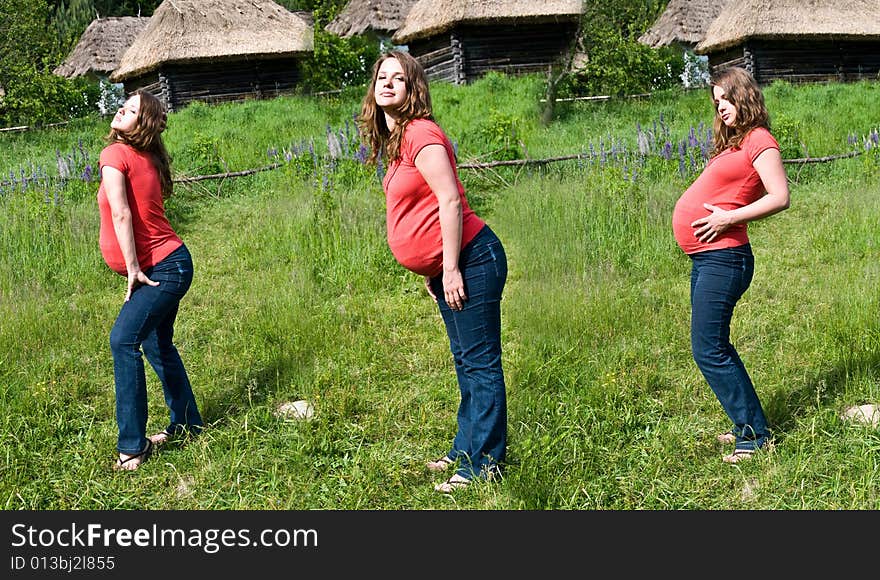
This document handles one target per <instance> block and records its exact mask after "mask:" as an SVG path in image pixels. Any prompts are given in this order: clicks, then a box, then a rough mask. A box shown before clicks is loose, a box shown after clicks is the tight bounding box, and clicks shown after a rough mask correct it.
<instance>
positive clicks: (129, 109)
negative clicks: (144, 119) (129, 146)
mask: <svg viewBox="0 0 880 580" xmlns="http://www.w3.org/2000/svg"><path fill="white" fill-rule="evenodd" d="M140 108H141V97H140V95H134V96H132V97H129V99H128V100H127V101H125V103H123V105H122V106H121V107H119V110H118V111H116V114H115V115H114V116H113V120H112V121H110V128H111V129H116V130H117V131H118V132H120V133H128V132H130V131H132V130H133V129H134V128H135V126H137V118H138V111H140Z"/></svg>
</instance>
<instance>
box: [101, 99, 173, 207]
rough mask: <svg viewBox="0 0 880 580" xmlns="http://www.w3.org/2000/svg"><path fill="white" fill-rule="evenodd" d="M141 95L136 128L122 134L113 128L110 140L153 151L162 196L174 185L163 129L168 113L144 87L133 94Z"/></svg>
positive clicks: (169, 194)
mask: <svg viewBox="0 0 880 580" xmlns="http://www.w3.org/2000/svg"><path fill="white" fill-rule="evenodd" d="M134 95H138V96H139V97H140V98H141V106H140V108H139V109H138V115H137V121H136V123H135V126H134V129H132V130H131V131H129V132H127V133H122V132H119V131H117V130H116V129H110V133H109V134H108V135H107V141H108V142H109V143H119V142H121V143H125V144H126V145H129V146H131V147H134V148H135V149H137V150H138V151H145V152H147V153H150V154H151V156H152V158H153V164H154V165H155V166H156V170H157V171H158V172H159V183H160V184H161V185H162V197H163V198H164V199H167V198H169V197H171V193H172V192H173V189H174V184H173V182H172V181H171V156H170V155H168V150H166V149H165V143H163V142H162V131H164V130H165V127H166V126H167V124H168V115H167V114H166V113H165V107H164V106H163V105H162V102H161V101H160V100H159V99H157V98H156V97H155V96H153V94H152V93H149V92H147V91H145V90H143V89H138V90H136V91H135V92H134V93H132V94H131V95H130V96H134Z"/></svg>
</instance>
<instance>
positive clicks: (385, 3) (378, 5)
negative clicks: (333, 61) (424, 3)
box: [325, 0, 416, 38]
mask: <svg viewBox="0 0 880 580" xmlns="http://www.w3.org/2000/svg"><path fill="white" fill-rule="evenodd" d="M415 3H416V0H348V4H346V5H345V8H343V9H342V12H340V13H339V15H337V16H336V18H334V19H333V21H332V22H330V24H328V25H327V26H326V27H325V29H326V30H327V32H332V33H333V34H336V35H337V36H341V37H343V38H351V37H352V36H357V35H358V34H363V33H364V32H368V31H374V32H378V33H380V34H382V33H384V34H392V33H393V32H394V31H395V30H397V29H398V28H399V27H400V25H401V24H403V20H404V18H406V14H407V12H409V9H410V8H412V5H413V4H415Z"/></svg>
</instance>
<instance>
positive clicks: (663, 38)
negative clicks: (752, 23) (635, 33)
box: [639, 0, 730, 50]
mask: <svg viewBox="0 0 880 580" xmlns="http://www.w3.org/2000/svg"><path fill="white" fill-rule="evenodd" d="M729 3H730V0H669V3H668V4H667V5H666V8H665V9H664V10H663V12H662V13H661V14H660V16H658V17H657V20H656V21H655V22H654V24H653V25H651V27H650V28H649V29H648V30H646V31H645V33H644V34H643V35H642V36H640V37H639V42H641V43H642V44H645V45H647V46H650V47H651V48H661V47H663V46H680V47H681V48H683V49H685V50H693V48H694V47H695V46H696V45H697V43H699V42H700V41H701V40H703V37H704V36H705V35H706V30H708V29H709V25H710V24H712V21H714V20H715V18H717V17H718V15H719V14H720V13H721V10H722V9H723V8H724V7H725V6H726V5H727V4H729Z"/></svg>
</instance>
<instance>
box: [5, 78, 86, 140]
mask: <svg viewBox="0 0 880 580" xmlns="http://www.w3.org/2000/svg"><path fill="white" fill-rule="evenodd" d="M6 79H7V84H6V87H5V88H6V94H5V95H4V96H3V97H2V100H0V125H3V126H11V125H41V124H46V123H57V122H60V121H66V120H68V119H70V118H71V117H82V116H85V115H87V114H89V113H91V112H93V111H95V108H96V106H97V102H98V100H99V99H100V97H101V91H100V88H99V86H98V85H97V84H95V83H92V82H89V81H87V80H85V79H82V78H78V79H74V80H70V79H66V78H63V77H59V76H57V75H54V74H52V73H50V72H47V71H41V70H38V69H36V68H34V67H29V66H17V67H15V68H14V69H13V70H7V71H6Z"/></svg>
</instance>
